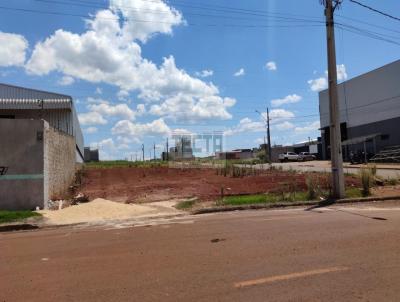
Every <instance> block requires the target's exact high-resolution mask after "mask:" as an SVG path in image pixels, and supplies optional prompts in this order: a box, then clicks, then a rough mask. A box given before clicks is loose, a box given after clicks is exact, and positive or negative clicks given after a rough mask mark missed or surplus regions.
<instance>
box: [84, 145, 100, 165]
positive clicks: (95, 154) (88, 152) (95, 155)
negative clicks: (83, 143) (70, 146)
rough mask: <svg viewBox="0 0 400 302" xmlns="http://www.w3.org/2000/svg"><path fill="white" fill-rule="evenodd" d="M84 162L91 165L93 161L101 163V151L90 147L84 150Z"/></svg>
mask: <svg viewBox="0 0 400 302" xmlns="http://www.w3.org/2000/svg"><path fill="white" fill-rule="evenodd" d="M83 157H84V161H85V163H89V162H92V161H95V162H97V161H99V149H91V148H90V147H85V148H84V154H83Z"/></svg>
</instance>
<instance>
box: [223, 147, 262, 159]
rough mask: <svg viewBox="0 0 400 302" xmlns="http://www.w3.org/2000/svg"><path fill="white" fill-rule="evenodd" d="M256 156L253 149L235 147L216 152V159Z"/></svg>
mask: <svg viewBox="0 0 400 302" xmlns="http://www.w3.org/2000/svg"><path fill="white" fill-rule="evenodd" d="M251 158H254V153H253V150H252V149H235V150H232V151H224V152H216V153H215V159H251Z"/></svg>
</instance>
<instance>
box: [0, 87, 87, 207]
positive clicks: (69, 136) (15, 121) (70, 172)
mask: <svg viewBox="0 0 400 302" xmlns="http://www.w3.org/2000/svg"><path fill="white" fill-rule="evenodd" d="M0 138H1V143H0V172H1V173H0V174H2V175H0V209H33V208H36V207H40V208H46V207H47V201H48V200H51V199H56V198H60V197H62V196H63V195H64V194H65V193H66V192H67V190H68V187H69V186H70V185H71V184H72V182H73V180H74V177H75V172H76V169H77V167H78V165H79V164H81V163H83V154H84V149H83V135H82V131H81V128H80V125H79V121H78V118H77V113H76V111H75V107H74V103H73V100H72V98H71V97H70V96H67V95H63V94H57V93H51V92H45V91H39V90H35V89H28V88H23V87H17V86H12V85H6V84H0Z"/></svg>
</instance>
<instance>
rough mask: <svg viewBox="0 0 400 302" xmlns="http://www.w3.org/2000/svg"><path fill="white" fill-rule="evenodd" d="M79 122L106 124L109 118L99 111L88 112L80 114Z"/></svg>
mask: <svg viewBox="0 0 400 302" xmlns="http://www.w3.org/2000/svg"><path fill="white" fill-rule="evenodd" d="M78 119H79V122H80V123H81V124H82V125H84V126H86V125H105V124H107V120H106V119H105V118H104V117H103V116H102V115H101V114H100V113H98V112H87V113H81V114H78Z"/></svg>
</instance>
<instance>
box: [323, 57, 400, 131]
mask: <svg viewBox="0 0 400 302" xmlns="http://www.w3.org/2000/svg"><path fill="white" fill-rule="evenodd" d="M338 94H339V109H340V121H341V123H344V122H346V123H347V127H348V128H352V127H357V126H360V125H365V124H370V123H375V122H379V121H384V120H388V119H393V118H397V117H400V106H399V102H400V60H398V61H396V62H393V63H391V64H388V65H385V66H383V67H381V68H378V69H375V70H373V71H371V72H368V73H365V74H363V75H361V76H358V77H355V78H353V79H351V80H348V81H346V82H344V83H341V84H339V85H338ZM328 97H329V95H328V90H324V91H321V92H320V94H319V105H320V116H321V117H320V119H321V128H324V127H327V126H329V98H328ZM374 132H377V131H376V130H375V131H374ZM378 132H379V131H378Z"/></svg>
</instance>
